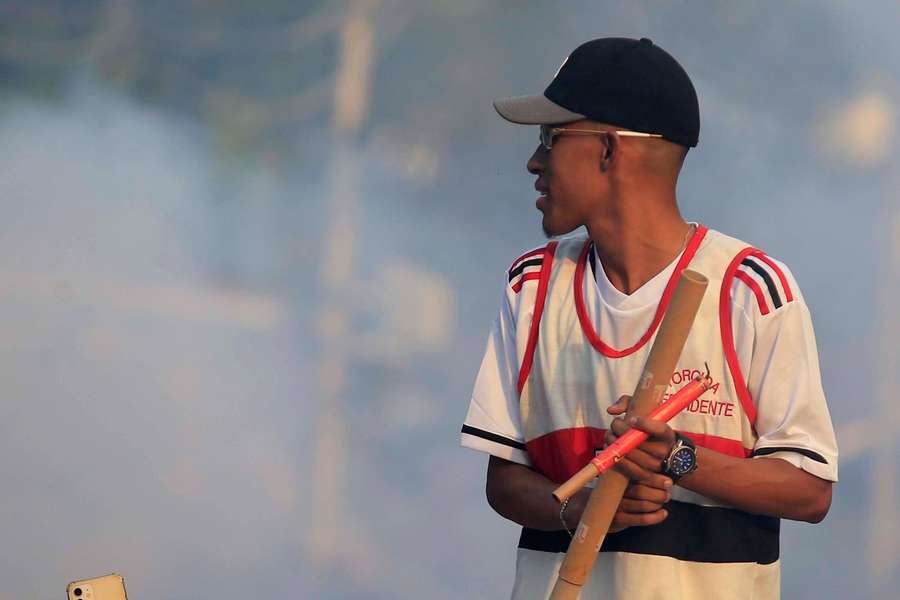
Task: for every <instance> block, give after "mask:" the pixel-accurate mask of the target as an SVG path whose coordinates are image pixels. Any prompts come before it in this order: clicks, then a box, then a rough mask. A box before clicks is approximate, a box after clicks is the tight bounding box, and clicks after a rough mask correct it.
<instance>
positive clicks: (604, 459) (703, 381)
mask: <svg viewBox="0 0 900 600" xmlns="http://www.w3.org/2000/svg"><path fill="white" fill-rule="evenodd" d="M710 386H712V379H710V378H709V376H706V377H698V378H697V379H694V380H693V381H691V382H690V383H689V384H687V385H686V386H684V387H683V388H681V389H680V390H678V391H677V392H676V393H675V394H673V395H672V396H670V397H669V399H668V400H667V401H665V402H663V403H662V404H660V405H659V406H657V407H656V408H654V409H653V411H652V412H651V413H650V414H648V415H647V417H648V418H650V419H653V420H655V421H662V422H664V423H665V422H668V421H670V420H671V419H672V417H674V416H675V415H677V414H678V413H680V412H681V411H682V410H684V409H685V408H687V406H688V405H689V404H690V403H691V402H693V401H694V400H696V399H697V398H699V397H700V395H701V394H703V392H705V391H706V390H708V389H709V388H710ZM646 439H647V434H646V433H644V432H643V431H640V430H639V429H629V430H628V431H626V432H625V433H624V434H622V437H620V438H619V439H617V440H616V441H615V442H613V443H612V444H610V446H609V447H607V448H606V449H604V450H603V452H601V453H600V454H598V455H597V456H595V457H594V458H593V459H592V460H591V464H592V465H594V467H596V469H597V474H598V475H600V474H602V473H605V472H606V471H608V470H609V469H610V468H612V466H613V465H615V464H616V463H617V462H619V461H620V460H622V457H623V456H625V455H626V454H628V453H629V452H631V451H632V450H634V449H635V448H637V447H638V446H639V445H640V444H641V442H643V441H644V440H646Z"/></svg>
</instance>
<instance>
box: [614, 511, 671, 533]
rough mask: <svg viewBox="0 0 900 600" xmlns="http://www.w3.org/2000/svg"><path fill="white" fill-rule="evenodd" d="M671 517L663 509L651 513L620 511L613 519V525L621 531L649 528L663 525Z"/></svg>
mask: <svg viewBox="0 0 900 600" xmlns="http://www.w3.org/2000/svg"><path fill="white" fill-rule="evenodd" d="M668 516H669V511H667V510H666V509H664V508H661V509H659V510H657V511H655V512H650V513H627V512H622V511H619V512H617V513H616V516H615V517H613V524H614V525H615V527H616V528H617V529H619V530H621V529H624V528H626V527H633V526H636V525H637V526H647V525H656V524H657V523H662V522H663V521H665V520H666V517H668Z"/></svg>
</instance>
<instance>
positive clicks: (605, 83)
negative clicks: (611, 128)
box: [494, 38, 700, 147]
mask: <svg viewBox="0 0 900 600" xmlns="http://www.w3.org/2000/svg"><path fill="white" fill-rule="evenodd" d="M494 108H495V109H497V112H498V113H500V116H501V117H503V118H504V119H506V120H507V121H511V122H513V123H522V124H528V125H556V124H559V123H568V122H570V121H577V120H579V119H591V120H592V121H601V122H603V123H610V124H611V125H616V126H618V127H624V128H627V129H631V130H633V131H641V132H644V133H658V134H661V135H662V137H663V138H665V139H667V140H669V141H672V142H675V143H676V144H681V145H682V146H689V147H694V146H696V145H697V141H698V138H699V136H700V106H699V104H698V102H697V92H696V91H695V90H694V85H693V84H692V83H691V79H690V77H688V74H687V72H685V70H684V69H683V68H682V66H681V65H680V64H678V61H677V60H675V59H674V58H672V56H671V55H670V54H669V53H668V52H666V51H665V50H663V49H662V48H660V47H659V46H657V45H656V44H654V43H653V42H652V41H651V40H649V39H648V38H641V39H639V40H635V39H631V38H600V39H596V40H591V41H589V42H585V43H584V44H582V45H580V46H578V47H577V48H575V50H574V51H573V52H572V54H570V55H569V57H568V58H567V59H566V61H565V62H564V63H563V64H562V66H561V67H560V68H559V71H557V73H556V76H555V77H554V78H553V81H551V82H550V85H548V86H547V89H546V90H544V93H543V94H542V95H538V96H518V97H514V98H504V99H502V100H496V101H494Z"/></svg>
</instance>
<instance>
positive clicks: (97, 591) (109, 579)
mask: <svg viewBox="0 0 900 600" xmlns="http://www.w3.org/2000/svg"><path fill="white" fill-rule="evenodd" d="M66 596H67V598H68V599H69V600H128V598H127V596H125V580H124V579H122V576H121V575H117V574H116V573H110V574H109V575H104V576H103V577H94V578H93V579H82V580H81V581H73V582H72V583H70V584H69V585H68V587H66Z"/></svg>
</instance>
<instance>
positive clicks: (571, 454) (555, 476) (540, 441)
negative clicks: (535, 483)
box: [525, 427, 606, 483]
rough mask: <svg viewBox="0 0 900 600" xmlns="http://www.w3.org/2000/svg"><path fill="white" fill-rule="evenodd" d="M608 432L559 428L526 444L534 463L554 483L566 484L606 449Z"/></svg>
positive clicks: (580, 428) (588, 428) (583, 428)
mask: <svg viewBox="0 0 900 600" xmlns="http://www.w3.org/2000/svg"><path fill="white" fill-rule="evenodd" d="M605 435H606V430H605V429H597V428H596V427H573V428H572V429H558V430H556V431H551V432H550V433H548V434H545V435H542V436H541V437H538V438H535V439H533V440H531V441H530V442H525V447H526V448H527V449H528V458H530V459H531V464H532V465H533V466H534V467H535V468H536V469H537V470H538V471H539V472H540V473H542V474H543V475H544V476H545V477H547V478H548V479H549V480H550V481H553V482H554V483H563V482H564V481H566V480H568V479H569V477H571V476H572V475H574V474H575V473H577V472H578V471H579V470H580V469H581V468H582V467H584V465H586V464H588V463H589V462H590V461H591V459H592V458H594V453H595V452H596V451H597V450H598V449H600V448H602V447H603V436H605Z"/></svg>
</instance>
